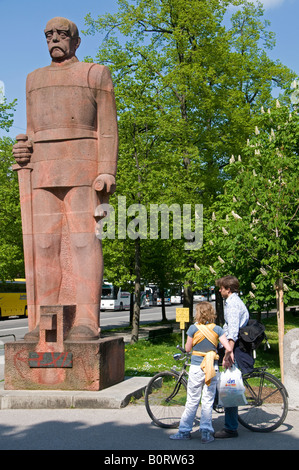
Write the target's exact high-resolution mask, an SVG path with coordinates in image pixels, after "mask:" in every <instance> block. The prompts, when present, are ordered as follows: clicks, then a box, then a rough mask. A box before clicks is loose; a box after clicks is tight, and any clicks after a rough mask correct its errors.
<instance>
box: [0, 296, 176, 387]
mask: <svg viewBox="0 0 299 470" xmlns="http://www.w3.org/2000/svg"><path fill="white" fill-rule="evenodd" d="M176 307H178V305H171V306H166V317H167V319H168V320H175V316H176ZM179 307H180V305H179ZM100 318H101V320H100V323H101V328H102V330H105V329H109V328H117V327H126V326H129V324H130V312H129V311H123V312H111V311H108V310H106V311H103V312H101V315H100ZM161 319H162V313H161V307H160V306H158V307H150V308H143V309H141V314H140V324H141V325H142V324H144V323H149V322H152V321H159V320H161ZM27 331H28V319H27V318H18V317H15V318H9V319H7V320H3V321H0V379H1V378H2V376H3V374H4V344H5V343H7V342H10V341H14V338H15V339H16V341H18V340H21V339H23V338H24V335H25V334H26V333H27Z"/></svg>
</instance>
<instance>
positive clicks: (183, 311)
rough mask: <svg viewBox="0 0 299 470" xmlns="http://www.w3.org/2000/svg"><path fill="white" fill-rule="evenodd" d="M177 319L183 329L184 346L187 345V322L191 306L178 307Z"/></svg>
mask: <svg viewBox="0 0 299 470" xmlns="http://www.w3.org/2000/svg"><path fill="white" fill-rule="evenodd" d="M175 319H176V321H177V322H179V323H180V329H181V330H182V348H184V347H185V323H188V322H189V308H177V309H176V318H175Z"/></svg>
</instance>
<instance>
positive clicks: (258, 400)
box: [238, 371, 288, 432]
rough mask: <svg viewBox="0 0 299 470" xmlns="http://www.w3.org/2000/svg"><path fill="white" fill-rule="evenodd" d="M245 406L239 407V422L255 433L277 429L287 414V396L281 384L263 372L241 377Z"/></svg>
mask: <svg viewBox="0 0 299 470" xmlns="http://www.w3.org/2000/svg"><path fill="white" fill-rule="evenodd" d="M243 382H244V385H245V396H246V399H247V403H248V404H247V405H245V406H240V407H239V409H238V412H239V416H238V419H239V422H240V423H241V424H242V425H243V426H245V428H247V429H250V430H251V431H255V432H270V431H273V430H274V429H276V428H278V427H279V426H280V425H281V424H282V423H283V422H284V420H285V418H286V415H287V413H288V395H287V391H286V389H285V387H284V386H283V385H282V383H281V382H280V381H279V380H278V379H277V378H276V377H274V376H273V375H271V374H269V373H268V372H264V371H262V372H261V371H257V372H253V373H251V374H248V375H244V376H243Z"/></svg>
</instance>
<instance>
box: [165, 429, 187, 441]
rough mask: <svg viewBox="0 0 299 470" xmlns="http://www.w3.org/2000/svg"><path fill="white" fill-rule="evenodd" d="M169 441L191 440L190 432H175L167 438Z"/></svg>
mask: <svg viewBox="0 0 299 470" xmlns="http://www.w3.org/2000/svg"><path fill="white" fill-rule="evenodd" d="M169 439H185V440H186V439H191V435H190V432H180V431H179V432H177V433H176V434H172V435H171V436H169Z"/></svg>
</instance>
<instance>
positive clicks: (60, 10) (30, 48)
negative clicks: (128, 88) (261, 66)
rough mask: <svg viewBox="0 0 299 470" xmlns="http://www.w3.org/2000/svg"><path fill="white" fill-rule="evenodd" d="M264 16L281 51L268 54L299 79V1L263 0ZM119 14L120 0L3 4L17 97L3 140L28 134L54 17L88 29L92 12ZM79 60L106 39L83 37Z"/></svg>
mask: <svg viewBox="0 0 299 470" xmlns="http://www.w3.org/2000/svg"><path fill="white" fill-rule="evenodd" d="M263 3H264V7H265V9H266V11H265V18H267V19H269V20H270V22H271V26H270V30H271V31H273V32H275V33H276V47H275V49H274V50H272V51H270V52H269V55H270V57H271V58H272V59H279V60H280V61H281V62H282V63H283V64H284V65H287V66H288V67H289V68H291V69H292V70H294V71H295V72H296V73H297V75H299V47H298V46H299V37H298V22H299V0H264V1H263ZM116 11H117V0H84V1H80V2H79V1H78V0H51V1H49V2H45V1H41V0H0V81H2V82H3V83H4V86H5V95H6V98H7V99H8V101H12V100H13V99H15V98H17V100H18V105H17V108H16V112H15V115H14V126H13V127H12V129H11V131H10V133H9V134H7V133H6V132H3V131H1V130H0V137H1V136H3V135H9V136H11V137H15V136H16V135H17V134H19V133H24V132H25V130H26V110H25V83H26V76H27V75H28V73H30V72H32V71H33V70H35V69H36V68H39V67H44V66H46V65H48V64H49V63H50V57H49V54H48V50H47V45H46V42H45V39H44V33H43V30H44V27H45V25H46V23H47V21H48V20H49V19H51V18H53V17H55V16H64V17H66V18H69V19H70V20H72V21H74V23H76V24H77V26H78V28H79V31H81V30H82V29H84V27H85V25H84V17H85V16H86V14H87V13H91V16H92V17H94V18H96V17H97V16H98V15H102V14H104V13H114V12H116ZM81 39H82V42H81V45H80V47H79V49H78V53H77V56H78V59H79V60H83V58H84V57H85V56H88V55H89V56H91V57H95V54H96V51H97V46H98V45H99V43H100V41H101V36H100V35H96V36H84V35H83V34H81Z"/></svg>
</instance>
